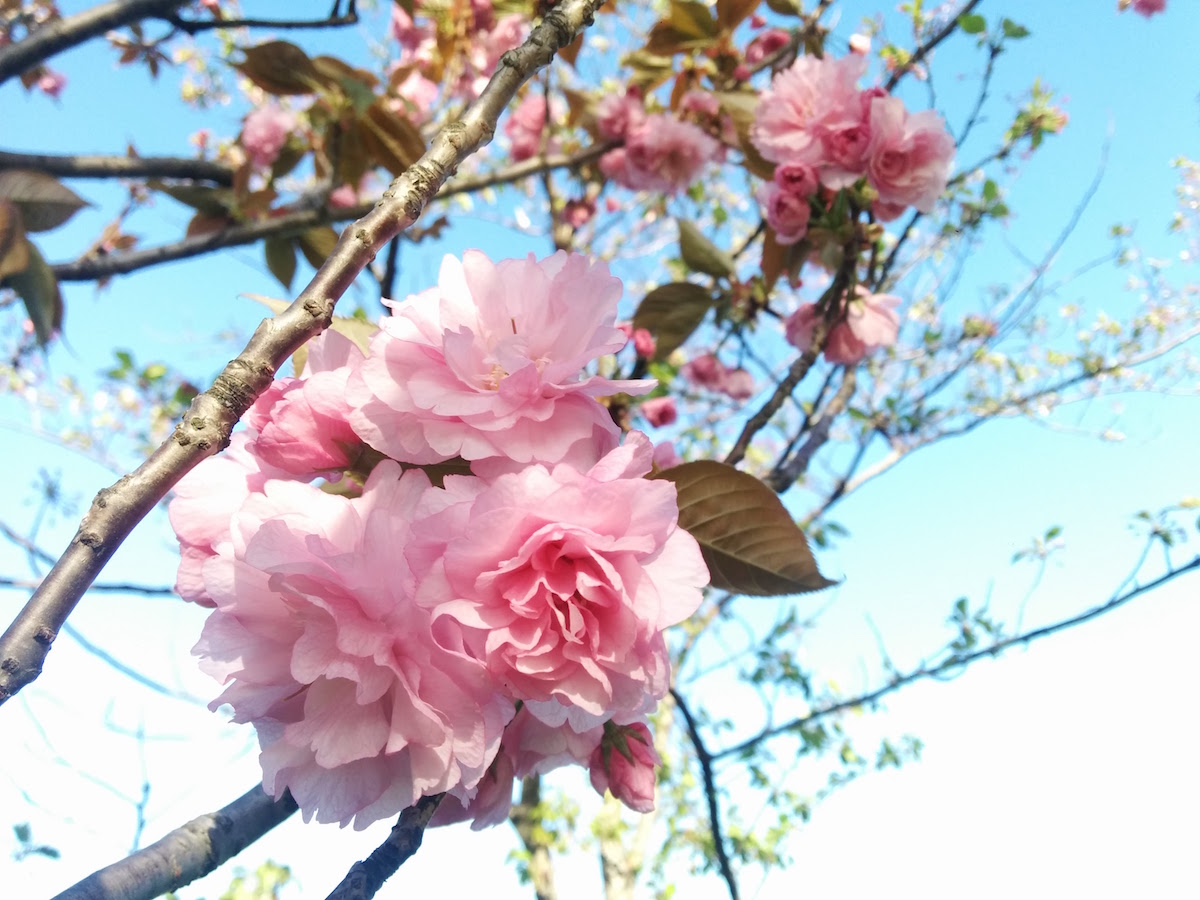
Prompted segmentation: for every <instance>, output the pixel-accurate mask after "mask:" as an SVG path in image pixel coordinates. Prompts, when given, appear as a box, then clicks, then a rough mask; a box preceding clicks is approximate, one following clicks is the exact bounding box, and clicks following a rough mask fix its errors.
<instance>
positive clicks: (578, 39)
mask: <svg viewBox="0 0 1200 900" xmlns="http://www.w3.org/2000/svg"><path fill="white" fill-rule="evenodd" d="M582 46H583V32H582V31H581V32H579V34H577V35H575V40H573V41H571V43H569V44H567V46H565V47H563V48H562V49H561V50H559V51H558V58H559V59H561V60H564V61H566V62H567V63H568V64H569V65H570V66H571V68H575V60H576V58H578V56H579V49H580V48H581V47H582Z"/></svg>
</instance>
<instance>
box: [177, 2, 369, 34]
mask: <svg viewBox="0 0 1200 900" xmlns="http://www.w3.org/2000/svg"><path fill="white" fill-rule="evenodd" d="M341 5H342V3H341V0H338V2H337V3H335V4H334V6H333V11H332V12H331V13H330V14H329V15H328V16H327V17H325V18H324V19H185V18H183V17H182V16H180V15H178V14H177V13H171V14H169V15H165V16H163V17H162V18H163V19H165V20H166V21H167V22H170V23H171V24H172V25H173V26H174V27H176V28H178V29H179V30H180V31H182V32H184V33H186V34H191V35H195V34H199V33H200V32H201V31H209V30H211V29H213V28H271V29H278V30H284V29H288V30H297V29H301V28H338V27H341V26H343V25H357V24H358V10H357V9H356V6H357V3H356V2H355V0H350V3H349V5H348V6H347V7H346V12H345V14H344V15H338V14H337V11H338V8H339V7H341Z"/></svg>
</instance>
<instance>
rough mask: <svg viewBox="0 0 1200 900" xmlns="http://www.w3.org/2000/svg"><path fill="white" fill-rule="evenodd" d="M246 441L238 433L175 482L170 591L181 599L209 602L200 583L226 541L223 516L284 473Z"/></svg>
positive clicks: (171, 507)
mask: <svg viewBox="0 0 1200 900" xmlns="http://www.w3.org/2000/svg"><path fill="white" fill-rule="evenodd" d="M251 442H252V435H251V434H250V433H248V432H245V431H239V432H238V433H237V434H235V435H234V436H233V437H232V438H231V439H230V441H229V447H228V448H226V450H225V452H224V453H221V454H220V455H218V456H212V457H209V458H208V459H206V460H204V461H203V462H201V463H200V464H199V465H198V466H196V468H194V469H192V471H190V472H188V473H187V474H186V475H184V476H183V478H181V479H180V480H179V483H178V484H176V485H175V491H174V497H173V498H172V499H171V503H170V505H169V506H168V507H167V515H168V517H169V518H170V520H171V527H172V528H174V529H175V536H176V537H177V538H178V539H179V550H180V560H179V572H178V574H177V576H176V580H175V592H176V593H177V594H179V596H180V597H182V598H183V599H184V600H190V601H192V602H193V603H198V604H200V605H201V606H213V605H214V602H213V599H212V598H211V597H210V596H209V594H208V590H207V588H206V587H205V585H204V577H203V569H204V563H205V562H206V561H207V560H208V559H209V558H211V557H212V556H214V555H215V554H216V547H217V546H218V545H219V544H221V543H223V542H224V541H227V540H229V520H230V518H231V517H232V516H233V514H234V513H235V512H236V511H237V509H238V507H240V506H241V505H242V503H243V502H244V501H245V500H246V498H247V497H249V496H250V494H252V493H257V492H260V491H261V490H262V487H263V485H264V484H266V482H267V480H268V479H270V478H281V477H282V478H286V477H287V474H286V473H284V472H282V471H280V470H278V469H276V468H275V467H274V466H271V465H268V464H267V463H265V462H264V461H263V460H262V459H261V458H260V457H259V456H258V455H257V454H255V453H254V452H253V449H252V447H251Z"/></svg>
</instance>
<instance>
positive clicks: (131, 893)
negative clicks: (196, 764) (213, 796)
mask: <svg viewBox="0 0 1200 900" xmlns="http://www.w3.org/2000/svg"><path fill="white" fill-rule="evenodd" d="M295 811H296V801H295V800H293V799H292V796H291V794H287V793H285V794H284V795H283V797H282V798H281V799H279V800H272V799H271V798H270V797H268V796H267V795H266V794H265V793H264V792H263V789H262V786H261V785H255V786H254V787H253V788H251V789H250V790H249V791H247V792H246V793H245V794H243V795H242V796H241V797H239V798H238V799H236V800H234V801H233V802H232V803H230V804H229V805H228V806H226V807H225V808H224V809H221V810H218V811H217V812H215V813H208V814H207V815H203V816H200V817H199V818H196V819H192V821H190V822H188V823H187V824H186V825H184V826H182V827H180V828H176V829H175V830H174V831H172V832H171V833H170V834H168V835H167V836H166V837H164V838H162V840H159V841H156V842H155V843H153V844H151V845H150V846H149V847H146V848H145V849H144V850H139V851H138V852H137V853H134V854H132V855H130V856H128V857H126V858H125V859H123V860H121V861H120V862H118V863H113V864H112V865H111V866H107V867H105V868H103V869H101V870H100V871H98V872H93V873H92V874H91V875H89V876H88V877H87V878H85V879H83V881H81V882H79V883H78V884H76V885H74V886H73V887H69V888H67V889H66V890H65V891H63V892H62V893H61V894H59V895H58V896H57V897H55V898H54V900H153V898H155V897H159V896H161V895H162V894H165V893H167V892H168V891H174V890H178V889H179V888H181V887H183V886H184V885H186V884H191V883H192V882H193V881H195V880H196V879H197V878H203V877H204V876H205V875H207V874H208V873H209V872H212V871H214V870H215V869H216V868H217V867H218V866H220V865H221V864H222V863H224V862H225V861H226V860H228V859H231V858H232V857H234V856H236V855H237V854H239V853H241V852H242V851H243V850H245V849H246V848H247V847H249V846H250V845H251V844H253V843H254V842H255V841H257V840H258V839H259V838H260V837H262V836H263V835H264V834H266V833H267V832H268V831H270V830H271V829H272V828H274V827H275V826H276V825H278V824H279V823H280V822H282V821H283V820H284V819H286V818H287V817H288V816H290V815H291V814H292V813H294V812H295Z"/></svg>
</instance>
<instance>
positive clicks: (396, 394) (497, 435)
mask: <svg viewBox="0 0 1200 900" xmlns="http://www.w3.org/2000/svg"><path fill="white" fill-rule="evenodd" d="M620 297H621V282H620V281H618V280H617V279H616V278H614V277H612V276H611V275H610V274H609V272H608V267H607V266H605V265H604V264H603V263H593V262H590V261H589V260H587V259H586V258H585V257H583V256H575V255H570V254H567V253H564V252H561V251H560V252H558V253H556V254H555V255H553V256H551V257H548V258H546V259H543V260H540V261H539V260H535V259H534V257H533V256H532V255H531V256H530V257H528V258H527V259H513V260H505V261H503V262H500V263H493V262H491V261H490V260H489V259H488V258H487V257H486V256H484V255H483V254H482V253H480V252H478V251H468V252H467V253H466V254H465V255H464V257H463V260H462V262H459V261H458V260H457V259H454V258H452V257H447V258H446V259H445V261H444V262H443V263H442V269H441V274H440V276H439V281H438V287H436V288H433V289H431V290H428V291H425V292H424V293H422V294H419V295H417V296H415V297H410V298H409V299H408V300H407V301H406V302H405V303H396V304H390V305H391V307H392V312H393V314H392V315H391V316H389V317H386V318H385V319H383V320H382V322H381V325H382V331H381V332H380V333H379V334H377V335H375V337H374V338H373V339H372V342H371V352H370V354H369V355H368V358H367V360H366V361H365V362H364V363H363V365H362V368H361V370H360V371H359V373H357V374H356V375H354V376H353V377H352V378H351V379H350V382H349V385H348V386H347V389H346V397H347V401H348V402H349V404H350V405H351V406H352V407H354V412H353V413H352V414H351V417H350V422H351V424H352V425H353V427H354V430H355V431H356V432H357V433H358V434H359V435H360V436H361V437H362V438H363V439H364V440H365V441H367V443H369V444H370V445H371V446H372V447H374V448H375V449H377V450H379V451H381V452H382V453H385V454H387V455H388V456H390V457H392V458H393V459H398V460H401V461H404V462H413V463H431V462H439V461H441V460H445V459H450V458H451V457H454V456H462V457H463V458H465V459H468V460H484V459H488V458H496V459H498V460H500V461H511V463H515V464H527V463H531V462H544V463H551V464H553V463H557V462H561V461H563V460H567V459H570V460H572V461H573V462H575V463H576V464H577V465H579V466H581V467H582V468H587V467H588V466H589V465H591V464H592V463H593V462H595V460H596V459H597V458H598V457H599V456H600V455H601V454H603V453H604V452H606V451H608V450H609V449H611V448H612V447H614V446H615V445H616V443H617V440H618V438H619V435H620V430H619V429H618V428H617V426H616V425H615V424H614V423H613V421H612V418H611V416H610V415H609V413H608V409H607V408H606V407H604V406H603V405H601V404H600V403H599V402H597V400H596V398H597V397H602V396H607V395H610V394H615V393H618V392H622V391H623V392H626V393H633V394H639V393H645V392H646V391H647V390H651V389H652V388H653V383H652V382H645V381H610V380H609V379H607V378H601V377H599V376H593V377H588V378H581V377H580V376H581V374H582V372H583V369H584V367H585V366H586V365H588V363H590V362H591V361H592V360H594V359H596V358H598V357H600V356H603V355H605V354H609V353H615V352H616V351H617V350H620V349H621V347H623V346H624V345H625V336H624V335H623V334H622V333H621V332H620V331H619V330H618V329H617V328H616V327H615V326H614V324H613V321H614V314H615V312H616V308H617V301H618V300H619V299H620Z"/></svg>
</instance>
